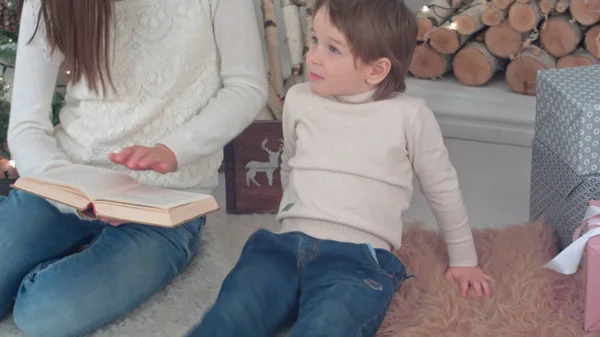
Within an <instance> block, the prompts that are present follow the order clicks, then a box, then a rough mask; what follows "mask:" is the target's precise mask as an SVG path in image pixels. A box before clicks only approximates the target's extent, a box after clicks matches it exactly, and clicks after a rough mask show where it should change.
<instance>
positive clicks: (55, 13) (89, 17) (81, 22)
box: [18, 0, 115, 93]
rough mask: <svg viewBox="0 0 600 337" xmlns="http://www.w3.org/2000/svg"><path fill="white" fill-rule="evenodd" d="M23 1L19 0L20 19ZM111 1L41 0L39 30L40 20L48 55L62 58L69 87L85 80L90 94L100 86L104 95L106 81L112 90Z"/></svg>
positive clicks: (112, 0) (97, 90)
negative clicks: (59, 55) (48, 49)
mask: <svg viewBox="0 0 600 337" xmlns="http://www.w3.org/2000/svg"><path fill="white" fill-rule="evenodd" d="M24 1H25V0H19V9H18V13H19V17H20V16H21V11H22V8H23V3H24ZM114 1H115V0H41V3H42V6H41V8H40V15H39V20H38V22H37V24H38V28H39V25H40V23H41V21H42V20H43V24H44V25H45V27H46V32H47V39H48V43H49V45H50V52H51V53H53V52H54V51H55V50H56V49H58V50H59V51H60V52H61V53H62V54H63V55H64V61H63V68H64V69H65V70H66V71H68V73H69V75H68V82H69V83H70V84H75V83H77V82H79V81H80V80H81V79H82V78H83V77H85V79H86V80H87V82H88V86H89V88H90V90H92V91H93V92H96V93H98V92H99V89H100V88H99V84H100V86H101V88H102V92H106V85H107V82H108V83H109V84H110V85H111V87H112V88H114V86H113V83H112V80H111V72H110V66H109V64H110V48H109V46H110V40H111V39H110V34H111V22H112V17H113V5H114V4H113V2H114ZM36 32H37V29H36ZM34 36H35V35H34Z"/></svg>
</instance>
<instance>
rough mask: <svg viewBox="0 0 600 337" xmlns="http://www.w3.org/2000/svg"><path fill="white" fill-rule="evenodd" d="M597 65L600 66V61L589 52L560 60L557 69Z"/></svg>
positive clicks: (557, 62) (574, 54) (581, 52)
mask: <svg viewBox="0 0 600 337" xmlns="http://www.w3.org/2000/svg"><path fill="white" fill-rule="evenodd" d="M596 64H600V61H598V59H596V58H595V57H594V56H592V54H590V53H588V52H587V51H580V52H578V53H573V54H571V55H566V56H563V57H561V58H559V59H558V61H556V68H571V67H585V66H592V65H596Z"/></svg>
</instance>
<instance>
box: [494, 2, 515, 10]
mask: <svg viewBox="0 0 600 337" xmlns="http://www.w3.org/2000/svg"><path fill="white" fill-rule="evenodd" d="M513 2H515V0H492V5H494V6H495V7H496V8H499V9H507V8H508V7H510V5H512V3H513Z"/></svg>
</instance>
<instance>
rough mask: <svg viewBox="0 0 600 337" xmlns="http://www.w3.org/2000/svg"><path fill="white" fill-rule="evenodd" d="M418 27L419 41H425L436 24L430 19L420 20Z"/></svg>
mask: <svg viewBox="0 0 600 337" xmlns="http://www.w3.org/2000/svg"><path fill="white" fill-rule="evenodd" d="M417 27H418V31H417V41H425V36H426V35H427V34H428V33H429V32H431V30H432V29H433V27H434V22H433V21H432V19H430V18H424V17H422V18H418V19H417Z"/></svg>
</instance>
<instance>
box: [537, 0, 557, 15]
mask: <svg viewBox="0 0 600 337" xmlns="http://www.w3.org/2000/svg"><path fill="white" fill-rule="evenodd" d="M553 10H554V1H552V0H540V11H541V12H542V13H543V14H549V13H550V12H552V11H553Z"/></svg>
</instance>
